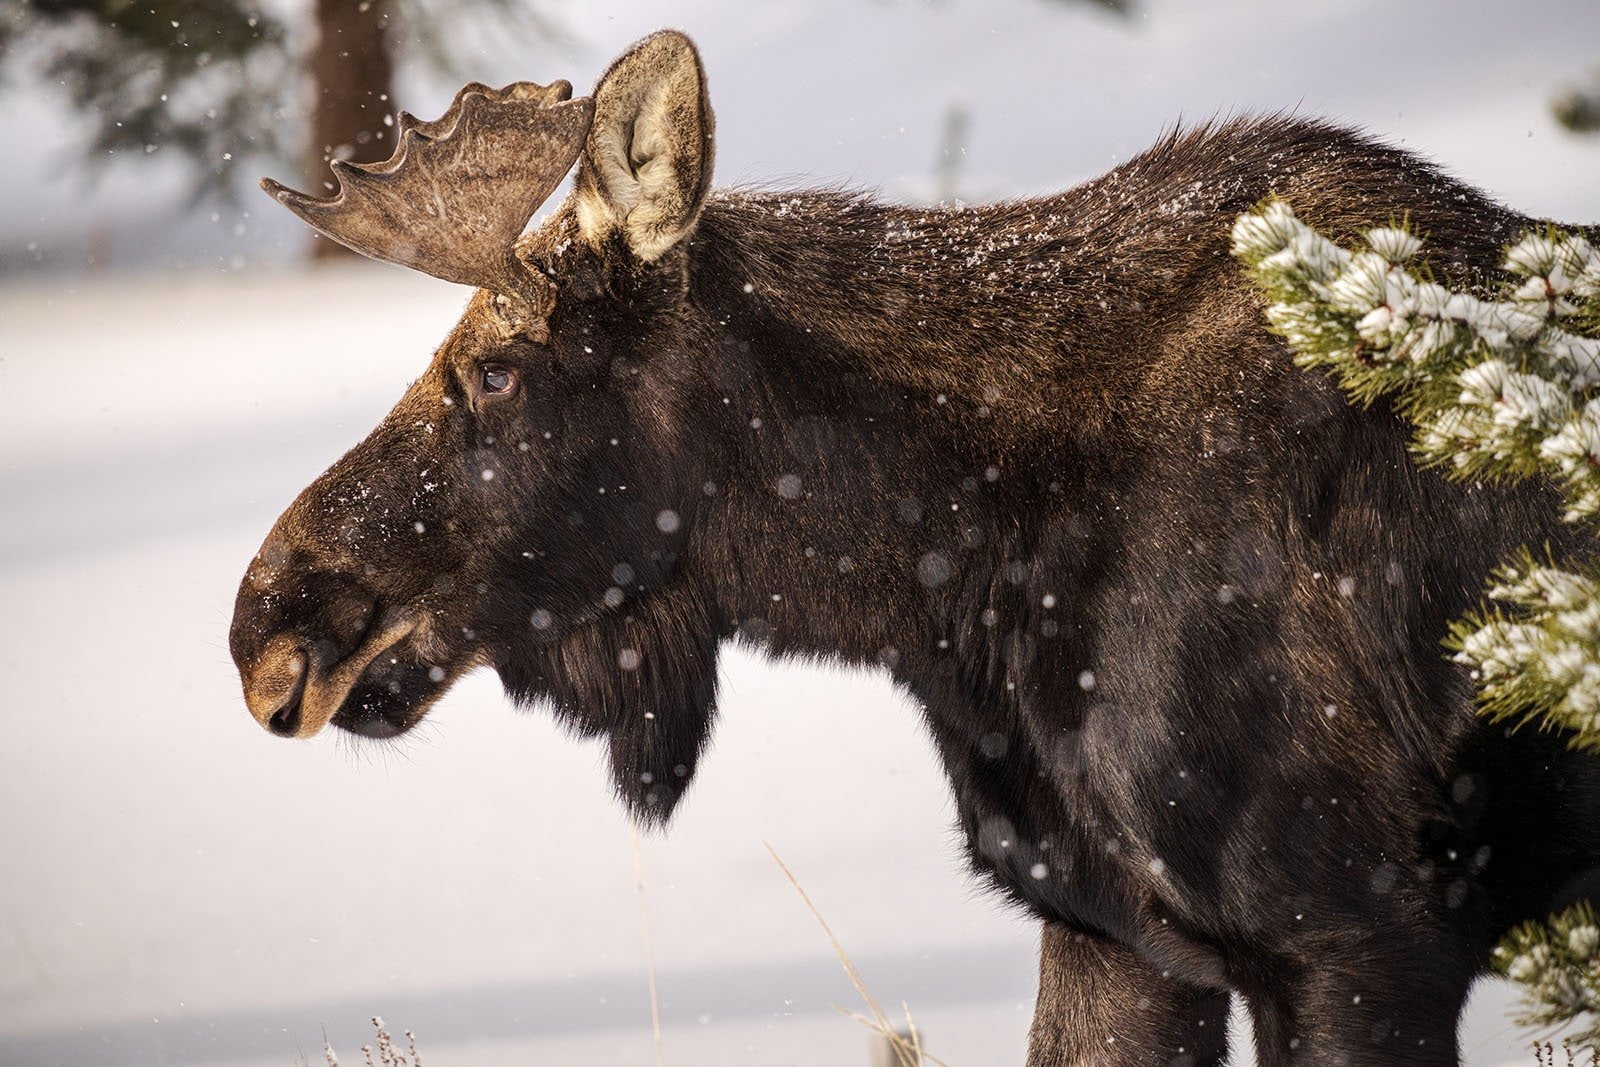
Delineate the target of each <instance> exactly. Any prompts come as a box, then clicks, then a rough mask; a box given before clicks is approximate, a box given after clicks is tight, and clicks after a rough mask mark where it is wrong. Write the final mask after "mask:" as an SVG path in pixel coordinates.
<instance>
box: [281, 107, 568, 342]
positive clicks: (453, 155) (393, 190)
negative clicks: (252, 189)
mask: <svg viewBox="0 0 1600 1067" xmlns="http://www.w3.org/2000/svg"><path fill="white" fill-rule="evenodd" d="M571 96H572V86H571V85H570V84H569V83H568V82H565V81H557V82H553V83H551V84H550V85H537V84H534V83H533V82H515V83H513V84H511V85H507V86H506V87H505V88H503V89H491V88H489V87H487V86H485V85H480V84H478V83H477V82H472V83H469V84H467V85H465V86H463V87H462V88H461V91H460V92H458V93H456V97H455V100H454V101H453V102H452V103H451V104H450V109H449V110H448V111H446V112H445V113H444V115H442V116H441V117H439V118H437V119H435V120H433V121H432V122H424V121H421V120H419V119H416V118H414V117H413V116H411V115H408V114H406V113H404V112H401V114H400V117H399V121H398V126H399V129H400V136H399V143H398V144H397V145H396V146H395V150H394V154H393V155H392V156H390V157H389V158H388V159H387V160H385V161H383V162H382V163H365V164H363V163H349V162H346V161H344V160H334V161H333V163H332V167H333V173H334V175H335V176H336V177H337V179H338V182H339V188H338V190H337V191H336V192H335V194H334V195H333V196H330V197H326V198H317V197H312V196H307V195H306V194H304V193H300V192H296V191H295V190H293V189H290V188H288V187H287V186H285V185H282V184H281V183H279V182H275V181H273V180H272V179H271V178H264V179H262V182H261V187H262V188H263V189H265V190H266V191H267V193H268V194H270V195H271V196H272V197H273V198H274V199H275V200H277V201H278V202H279V203H280V204H282V205H283V206H284V207H286V208H288V209H289V210H290V211H293V212H294V213H295V214H296V215H298V216H300V218H301V219H303V220H304V221H305V222H307V223H309V224H310V225H311V226H312V227H313V228H315V229H316V230H317V231H318V232H319V233H321V234H323V235H324V236H327V237H331V238H332V239H333V240H335V241H338V242H339V243H340V244H343V245H345V246H347V247H349V248H352V249H354V250H355V251H357V252H360V253H361V254H362V255H365V256H371V257H372V258H373V259H381V260H385V261H387V262H389V263H398V264H400V265H401V266H404V267H411V268H413V269H415V270H420V271H422V272H424V273H426V274H431V275H433V276H434V277H436V278H444V279H445V280H447V281H452V282H460V283H462V284H464V285H474V286H479V287H482V288H485V289H491V290H494V291H495V292H498V293H504V294H506V295H507V296H516V297H520V298H521V299H523V300H525V301H527V302H528V303H529V304H531V305H533V307H534V308H535V309H542V310H545V311H548V308H549V305H550V302H551V300H552V299H553V297H554V293H553V291H552V286H551V283H550V281H549V279H547V278H545V277H544V276H543V275H541V274H537V273H535V272H534V271H532V270H530V269H528V267H527V266H525V265H524V264H523V263H522V261H521V260H520V259H518V258H517V255H516V253H515V250H514V244H515V242H516V239H517V237H518V236H519V235H520V234H521V233H522V230H523V227H525V226H527V224H528V220H529V219H530V218H532V217H533V213H534V212H535V211H537V210H538V208H539V205H540V204H542V203H544V201H545V200H546V198H548V197H549V195H550V194H551V193H552V192H553V191H554V190H555V188H556V186H558V185H560V184H561V179H562V178H563V177H565V176H566V173H567V171H568V170H569V169H571V167H572V164H573V162H574V161H575V160H576V159H577V157H578V152H579V150H580V149H581V148H582V147H583V140H584V137H585V136H586V135H587V133H588V131H589V123H590V122H591V120H592V119H593V117H594V102H593V101H592V100H590V99H588V98H587V97H585V98H582V99H578V100H573V99H571Z"/></svg>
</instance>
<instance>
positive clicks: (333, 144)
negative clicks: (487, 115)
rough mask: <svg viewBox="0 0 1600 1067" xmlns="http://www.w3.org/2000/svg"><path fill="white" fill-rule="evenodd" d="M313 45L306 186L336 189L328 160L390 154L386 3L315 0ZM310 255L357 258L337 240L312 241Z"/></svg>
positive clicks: (390, 70)
mask: <svg viewBox="0 0 1600 1067" xmlns="http://www.w3.org/2000/svg"><path fill="white" fill-rule="evenodd" d="M316 19H317V44H316V48H315V50H314V51H313V52H312V54H311V79H312V85H313V88H312V91H313V93H314V94H315V99H314V102H313V105H312V116H311V151H310V152H309V153H308V155H309V157H310V158H309V159H308V160H307V162H306V166H307V172H308V177H309V179H310V181H309V183H308V185H307V186H306V187H307V188H308V189H310V190H314V191H320V192H322V193H324V194H326V193H330V192H332V191H333V188H332V183H333V176H332V175H331V174H329V173H328V162H329V160H333V159H348V160H351V161H353V162H356V163H373V162H376V161H378V160H383V159H388V158H389V153H390V152H391V151H393V149H394V130H395V128H394V127H393V126H392V125H388V124H387V123H386V121H385V120H387V119H389V118H390V115H391V114H392V113H393V110H394V99H393V97H394V93H393V88H394V55H393V53H392V43H393V42H392V40H391V38H390V35H389V23H390V0H316ZM311 247H312V252H311V254H312V256H313V258H315V259H328V258H333V257H338V256H344V255H354V254H355V253H353V252H350V251H349V250H348V249H346V248H345V247H344V246H343V245H341V244H339V243H338V242H336V241H329V240H326V239H324V238H317V239H316V240H315V241H314V242H313V244H312V246H311Z"/></svg>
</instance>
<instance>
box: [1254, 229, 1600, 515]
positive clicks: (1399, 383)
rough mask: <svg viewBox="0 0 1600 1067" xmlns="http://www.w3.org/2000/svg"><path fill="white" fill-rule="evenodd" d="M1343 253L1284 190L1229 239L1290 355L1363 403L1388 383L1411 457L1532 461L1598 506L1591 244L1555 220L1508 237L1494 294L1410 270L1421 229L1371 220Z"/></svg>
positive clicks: (1598, 285)
mask: <svg viewBox="0 0 1600 1067" xmlns="http://www.w3.org/2000/svg"><path fill="white" fill-rule="evenodd" d="M1363 242H1364V245H1365V247H1363V248H1359V249H1356V250H1354V251H1349V250H1346V249H1343V248H1340V247H1339V246H1337V245H1335V244H1334V243H1333V242H1331V241H1329V240H1328V239H1327V238H1325V237H1323V236H1322V235H1320V234H1318V233H1317V232H1316V231H1314V230H1312V229H1311V228H1310V227H1308V226H1306V225H1305V224H1304V223H1302V222H1301V221H1300V220H1299V219H1297V218H1296V217H1295V215H1294V212H1293V210H1291V209H1290V207H1289V206H1288V205H1287V204H1285V203H1284V202H1282V201H1279V200H1272V201H1268V202H1267V203H1266V204H1264V205H1263V206H1262V207H1260V208H1258V209H1257V210H1255V211H1253V212H1248V213H1246V214H1244V215H1241V216H1240V217H1239V220H1238V221H1237V223H1235V225H1234V229H1233V251H1234V254H1235V255H1236V256H1238V257H1239V258H1240V259H1241V260H1243V261H1244V262H1245V263H1246V264H1247V265H1249V266H1250V268H1251V269H1252V273H1253V275H1254V277H1255V279H1256V281H1257V283H1258V284H1259V285H1260V286H1261V287H1262V289H1263V291H1264V292H1265V293H1266V295H1267V297H1268V300H1269V304H1268V308H1267V320H1268V322H1269V323H1270V324H1271V325H1272V327H1273V329H1275V330H1276V331H1277V332H1278V333H1280V334H1281V335H1282V336H1283V337H1284V339H1285V340H1287V341H1288V342H1289V344H1290V346H1291V347H1292V348H1293V349H1294V350H1295V352H1296V355H1297V358H1298V359H1299V361H1300V363H1301V364H1302V365H1303V366H1307V367H1324V368H1327V369H1329V370H1331V371H1332V372H1333V373H1334V375H1335V376H1336V377H1337V379H1338V380H1339V382H1340V384H1341V385H1343V386H1344V387H1345V389H1346V390H1348V391H1349V392H1350V393H1351V395H1352V396H1353V397H1354V398H1355V399H1357V400H1359V401H1361V402H1363V403H1369V402H1371V401H1372V400H1374V399H1375V398H1377V397H1378V396H1382V395H1391V396H1393V397H1394V399H1395V401H1396V404H1397V406H1398V407H1399V409H1400V410H1401V411H1402V412H1403V413H1404V414H1406V415H1408V416H1409V417H1410V418H1411V419H1412V420H1413V421H1414V422H1415V423H1416V424H1417V430H1418V433H1417V440H1416V449H1417V452H1418V454H1419V456H1420V457H1421V458H1422V459H1423V461H1424V462H1427V463H1431V464H1438V465H1441V466H1445V467H1448V468H1449V469H1451V470H1452V471H1453V472H1454V473H1456V474H1458V475H1461V476H1464V477H1467V476H1470V477H1512V478H1515V477H1528V476H1531V475H1535V474H1540V473H1543V474H1546V475H1548V476H1550V477H1551V478H1552V479H1553V480H1554V481H1556V482H1557V483H1559V484H1561V485H1562V486H1563V487H1565V489H1566V491H1567V497H1568V512H1567V518H1568V519H1569V521H1573V520H1576V519H1579V518H1587V517H1592V516H1596V515H1600V398H1596V399H1593V400H1591V399H1590V398H1589V394H1590V393H1591V392H1593V391H1595V390H1596V387H1600V336H1597V331H1596V330H1595V325H1596V323H1597V322H1600V250H1596V249H1595V247H1594V246H1593V245H1592V244H1590V243H1589V242H1588V241H1587V240H1585V239H1584V238H1582V237H1579V236H1575V235H1569V234H1562V233H1559V232H1556V231H1554V230H1549V231H1546V232H1544V233H1537V232H1535V233H1528V234H1526V235H1525V236H1524V237H1523V238H1522V239H1521V240H1519V241H1518V242H1517V243H1516V244H1514V245H1512V246H1511V247H1510V248H1508V249H1507V250H1506V257H1505V263H1504V266H1505V270H1506V271H1507V274H1508V278H1507V279H1506V280H1505V281H1504V282H1503V283H1502V284H1501V285H1500V286H1499V292H1498V293H1496V294H1495V296H1494V298H1493V299H1488V298H1484V297H1481V296H1478V295H1475V294H1473V293H1469V292H1457V291H1453V290H1451V289H1448V288H1446V287H1445V286H1443V285H1440V284H1438V283H1436V282H1434V281H1432V280H1430V278H1429V277H1428V274H1427V271H1426V269H1425V268H1418V269H1415V270H1414V269H1412V264H1413V262H1414V261H1416V259H1417V257H1418V254H1419V253H1420V251H1421V249H1422V247H1423V242H1422V241H1421V240H1420V239H1419V238H1418V237H1417V236H1416V235H1415V234H1413V233H1411V232H1410V231H1409V230H1407V229H1406V228H1405V227H1404V226H1400V225H1395V226H1386V227H1379V228H1376V229H1371V230H1368V231H1366V233H1365V234H1364V235H1363Z"/></svg>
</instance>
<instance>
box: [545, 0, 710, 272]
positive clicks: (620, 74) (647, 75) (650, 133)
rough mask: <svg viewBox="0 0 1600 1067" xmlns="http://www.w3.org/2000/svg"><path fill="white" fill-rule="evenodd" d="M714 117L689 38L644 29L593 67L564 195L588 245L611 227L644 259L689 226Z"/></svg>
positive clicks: (704, 174) (603, 238) (705, 173)
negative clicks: (583, 132)
mask: <svg viewBox="0 0 1600 1067" xmlns="http://www.w3.org/2000/svg"><path fill="white" fill-rule="evenodd" d="M714 125H715V120H714V118H713V117H712V114H711V104H710V102H709V101H708V100H707V98H706V79H705V72H704V71H703V70H702V68H701V66H700V54H699V52H697V51H696V50H695V47H694V42H692V41H690V40H689V38H687V37H685V36H684V35H683V34H681V33H679V32H677V31H676V30H662V31H660V32H659V33H653V34H651V35H650V36H649V37H646V38H645V39H644V40H642V41H640V42H639V43H638V44H636V45H634V46H633V47H632V48H630V49H629V50H628V51H627V52H626V53H625V54H624V55H623V56H622V57H621V58H620V59H618V60H617V61H616V62H615V63H613V64H611V68H610V69H609V70H607V71H606V72H605V74H603V75H601V77H600V84H599V85H597V86H596V87H595V90H594V123H593V125H592V126H590V127H589V139H588V143H587V144H586V145H585V146H584V149H583V156H582V162H581V163H580V164H579V167H578V177H577V179H576V184H575V187H574V192H573V197H574V201H575V204H576V207H577V215H578V231H579V233H580V234H581V235H582V236H583V238H584V239H585V240H586V241H588V242H589V243H591V244H593V245H595V246H596V247H599V246H602V245H604V244H605V243H606V242H607V241H609V240H610V239H611V236H612V235H613V234H616V233H620V234H621V235H622V238H623V240H624V241H625V242H626V243H627V246H628V249H629V250H630V251H631V252H632V253H633V254H634V255H635V256H636V257H638V258H639V259H640V260H643V261H644V262H647V263H649V262H653V261H654V260H657V259H659V258H661V256H662V255H663V254H664V253H665V252H666V251H667V250H668V249H669V248H671V247H672V246H673V245H676V244H677V243H678V242H679V241H681V240H682V239H683V238H684V237H685V236H687V235H688V233H689V231H690V230H692V229H693V228H694V223H695V219H696V218H697V217H698V216H699V214H700V206H701V204H702V203H704V201H705V197H706V191H707V190H708V189H709V188H710V186H711V159H712V133H713V127H714Z"/></svg>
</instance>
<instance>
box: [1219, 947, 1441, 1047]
mask: <svg viewBox="0 0 1600 1067" xmlns="http://www.w3.org/2000/svg"><path fill="white" fill-rule="evenodd" d="M1332 955H1333V954H1332V953H1330V956H1332ZM1386 963H1387V964H1388V966H1385V964H1386ZM1395 964H1396V961H1395V960H1393V959H1389V960H1387V961H1384V960H1373V959H1370V958H1369V959H1366V960H1360V959H1355V960H1339V959H1336V958H1329V959H1327V960H1324V961H1322V966H1321V969H1319V970H1318V971H1317V972H1316V973H1312V974H1306V975H1304V976H1303V977H1302V978H1300V979H1299V980H1290V981H1282V980H1279V981H1274V982H1272V983H1270V985H1269V987H1267V988H1264V989H1261V990H1255V989H1251V990H1247V991H1246V1002H1247V1003H1248V1004H1249V1005H1250V1011H1251V1015H1252V1017H1253V1022H1254V1024H1255V1037H1256V1057H1257V1062H1258V1063H1259V1064H1260V1065H1261V1067H1456V1065H1457V1064H1458V1063H1459V1062H1460V1057H1459V1053H1458V1051H1457V1048H1456V1025H1457V1021H1458V1018H1459V1016H1460V1013H1461V1007H1462V1004H1463V1003H1464V1002H1465V1000H1466V994H1467V989H1468V986H1469V985H1470V983H1471V977H1472V976H1471V969H1470V967H1467V966H1463V965H1462V964H1461V962H1460V961H1459V960H1448V959H1446V960H1441V959H1430V958H1429V957H1428V953H1427V952H1426V951H1425V950H1424V949H1420V948H1419V949H1417V951H1416V952H1415V958H1413V959H1411V960H1409V961H1405V962H1402V963H1401V964H1400V965H1399V966H1396V965H1395ZM1452 964H1453V965H1452Z"/></svg>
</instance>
